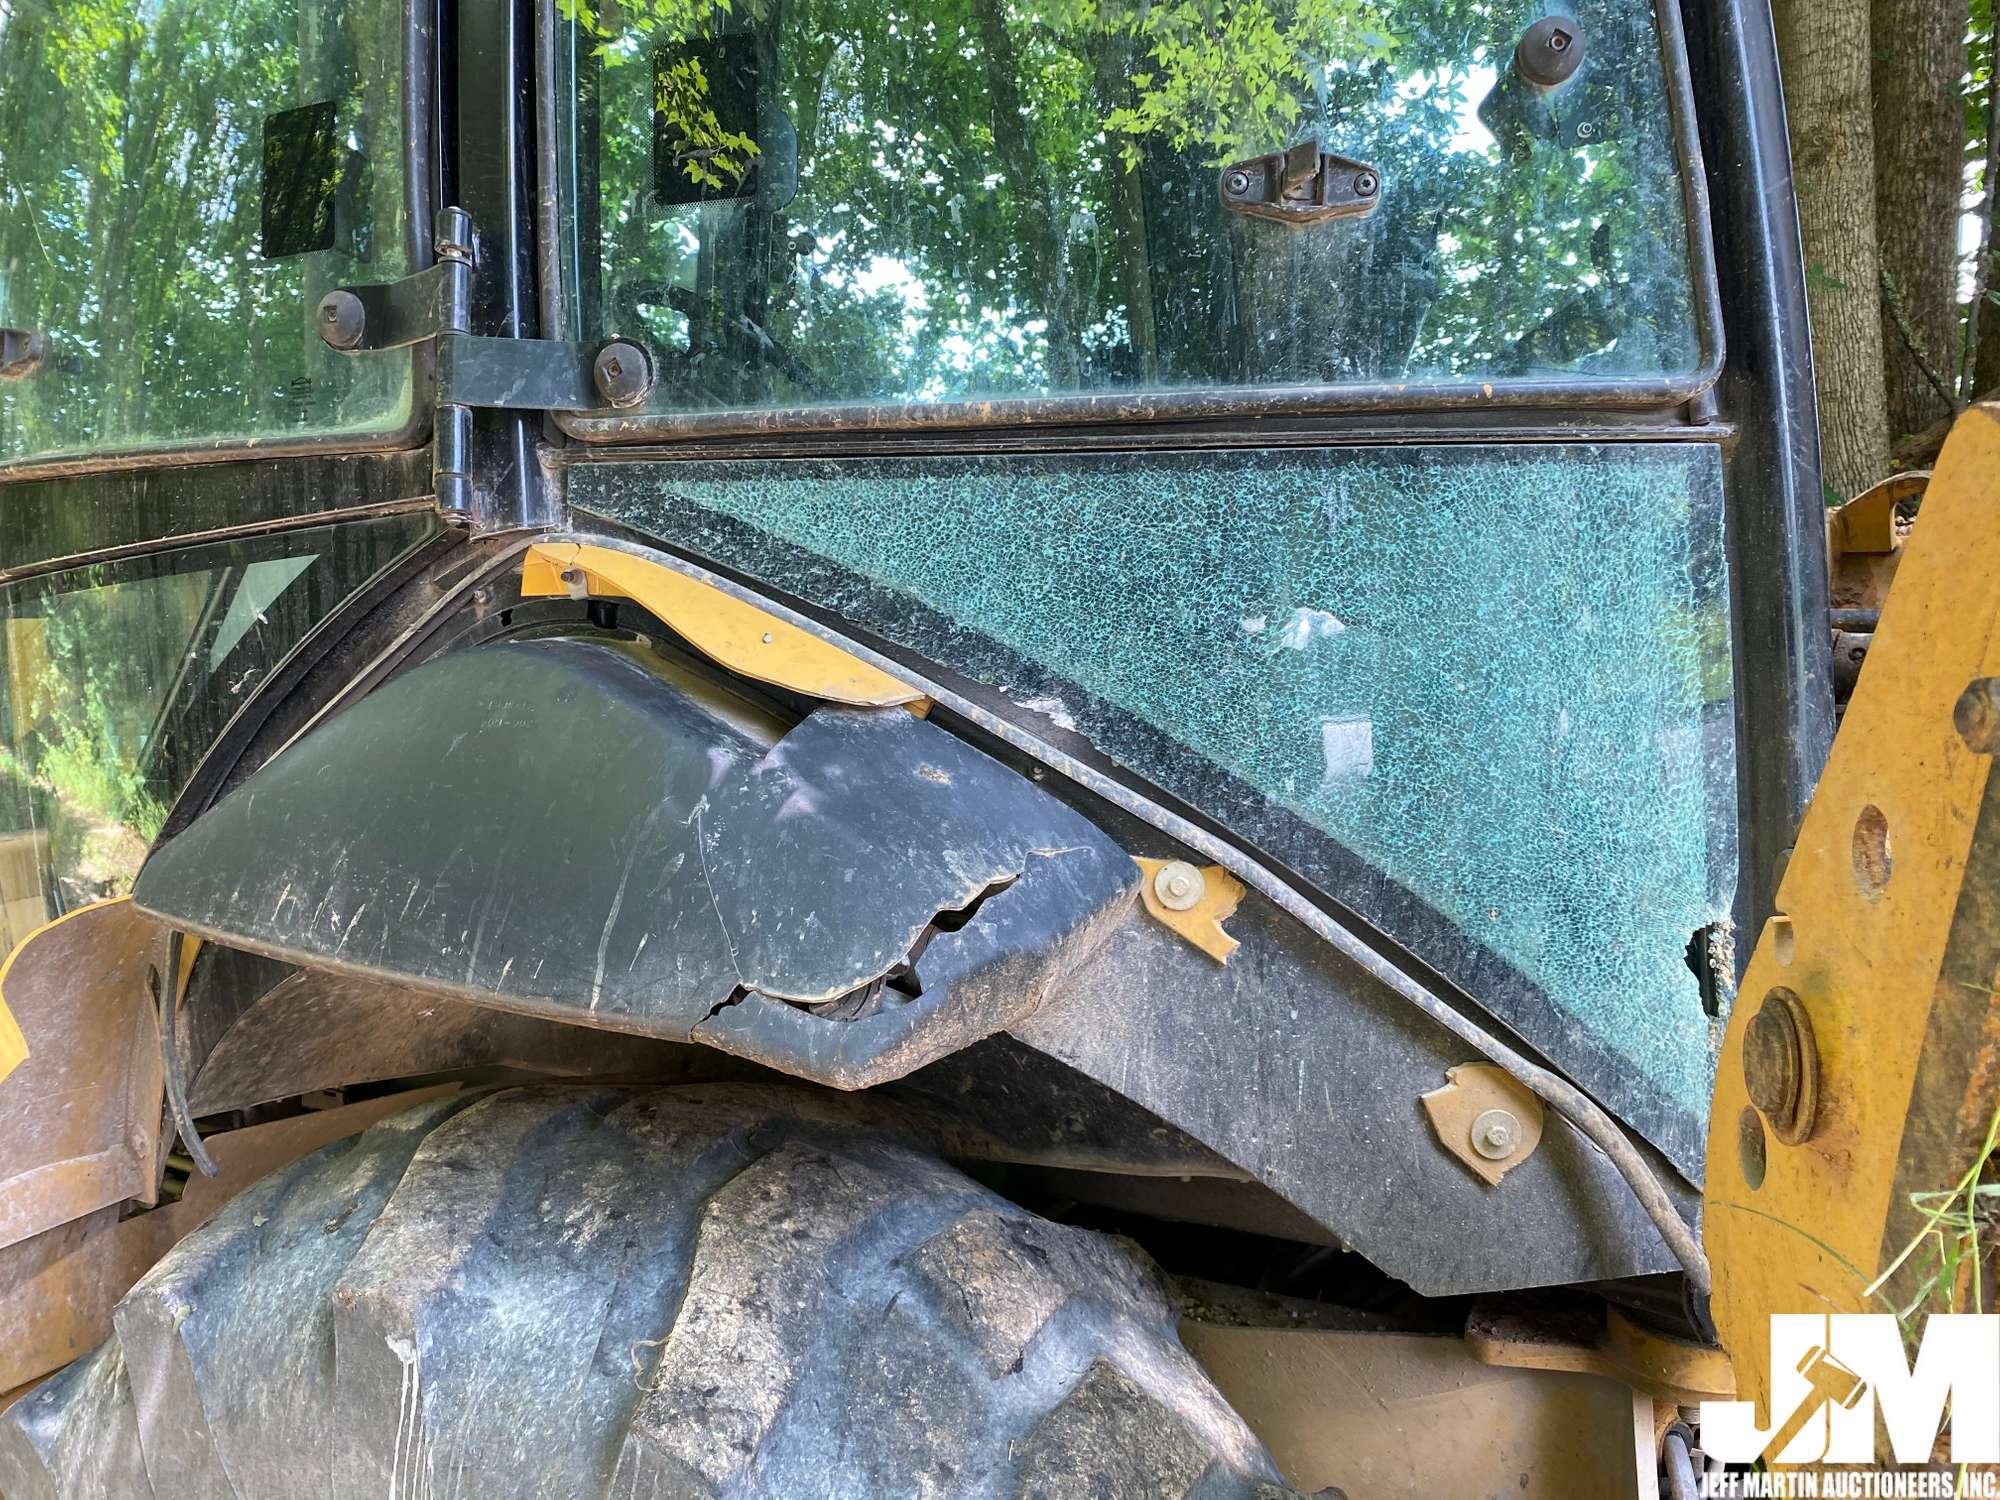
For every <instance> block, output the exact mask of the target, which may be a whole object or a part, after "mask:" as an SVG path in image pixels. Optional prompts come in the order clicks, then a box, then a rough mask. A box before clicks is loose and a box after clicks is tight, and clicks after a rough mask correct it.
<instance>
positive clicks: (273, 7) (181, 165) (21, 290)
mask: <svg viewBox="0 0 2000 1500" xmlns="http://www.w3.org/2000/svg"><path fill="white" fill-rule="evenodd" d="M402 30H403V21H402V10H401V8H400V7H398V6H392V5H390V4H388V3H386V0H358V3H356V4H352V5H332V4H328V3H325V0H146V3H141V4H137V5H131V6H121V5H105V4H102V3H100V0H6V3H5V4H0V326H4V327H5V329H6V330H8V331H7V332H6V333H5V334H4V335H0V463H4V462H6V461H8V460H19V459H28V458H34V457H39V456H47V455H54V454H63V453H72V452H76V453H89V452H103V451H107V450H125V449H131V448H144V447H148V446H154V445H162V444H165V445H182V444H198V443H205V442H209V441H214V440H225V441H227V440H244V439H253V438H254V439H259V440H265V441H273V440H276V441H282V440H285V439H307V440H311V439H321V438H328V437H337V436H338V435H340V434H349V433H352V434H357V435H363V434H369V433H377V432H382V431H396V430H400V429H401V428H402V427H403V426H405V425H406V423H407V421H408V418H409V415H410V412H411V409H412V408H411V404H410V403H411V391H410V361H409V360H408V359H406V358H387V357H384V358H376V359H366V360H357V359H347V358H343V357H341V356H339V355H336V354H334V353H333V352H332V351H330V350H328V349H327V348H325V346H324V345H322V344H321V343H320V341H319V339H318V337H317V335H316V334H315V332H314V328H313V323H312V310H313V306H314V303H315V301H316V300H317V299H318V297H319V296H320V295H322V294H323V293H324V292H325V291H327V290H328V289H330V288H331V287H333V286H335V285H341V284H345V283H349V282H357V281H379V280H386V279H391V278H393V277H396V276H399V275H402V274H404V273H405V272H406V271H407V270H409V269H410V262H409V256H408V252H407V246H406V240H407V237H408V215H407V213H406V206H405V202H404V191H405V189H404V178H405V174H404V171H403V165H402V162H401V159H400V154H401V151H402V149H403V148H402V145H401V142H402V140H403V137H404V134H405V132H404V126H403V121H404V116H405V112H406V101H405V98H404V94H405V84H404V81H403V67H402V62H401V59H402V56H403V51H404V47H403V41H402Z"/></svg>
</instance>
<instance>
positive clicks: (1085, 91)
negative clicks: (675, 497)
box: [558, 0, 1702, 413]
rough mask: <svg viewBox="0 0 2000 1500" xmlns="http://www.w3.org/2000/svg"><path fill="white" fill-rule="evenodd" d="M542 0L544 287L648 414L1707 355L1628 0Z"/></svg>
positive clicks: (1312, 381) (1595, 367)
mask: <svg viewBox="0 0 2000 1500" xmlns="http://www.w3.org/2000/svg"><path fill="white" fill-rule="evenodd" d="M558 4H559V6H560V7H561V8H562V9H563V10H564V11H565V12H566V14H567V15H568V18H569V19H568V22H567V33H566V34H567V37H568V42H569V45H568V46H566V47H565V48H563V49H561V51H562V53H563V57H564V67H565V68H566V69H567V70H568V73H569V77H568V78H567V80H566V86H568V87H570V88H572V89H573V90H574V93H575V98H576V100H577V103H578V107H577V110H576V115H575V118H574V119H573V120H570V121H569V122H567V123H568V125H569V127H570V128H569V129H568V131H567V140H566V149H568V150H569V151H570V152H571V153H572V156H573V165H574V166H575V169H576V170H575V174H574V178H573V180H575V181H577V182H578V183H579V184H580V186H579V190H578V192H579V201H578V202H577V203H576V204H575V205H574V207H575V209H576V220H575V223H574V224H573V226H572V227H573V230H574V236H575V238H574V242H573V243H572V245H571V247H570V254H569V256H568V262H569V263H568V264H567V265H566V267H565V278H566V284H565V295H566V298H567V299H568V300H569V302H570V304H571V305H570V309H569V310H570V312H571V314H572V316H573V317H574V318H575V319H576V320H577V326H578V327H579V330H580V332H581V333H583V334H584V335H586V336H609V335H612V334H616V335H619V336H622V337H627V338H633V337H639V338H643V339H644V341H646V342H647V343H648V344H649V346H650V347H651V349H652V351H653V353H654V355H655V356H656V359H657V362H658V366H659V371H660V375H661V383H660V386H659V388H658V389H657V391H656V393H655V395H654V397H653V400H652V403H651V408H650V409H651V410H653V411H656V412H682V413H686V412H698V411H701V410H703V409H717V408H720V409H731V408H738V409H740V408H763V407H820V406H826V405H830V404H834V403H857V402H858V403H868V404H883V403H904V402H921V403H939V402H953V401H964V400H973V399H979V398H985V397H1009V396H1042V395H1063V394H1071V393H1077V394H1105V393H1126V392H1173V391H1188V390H1213V389H1215V388H1217V387H1235V388H1239V389H1241V388H1258V389H1265V390H1269V389H1272V388H1276V389H1278V390H1284V389H1286V388H1292V389H1297V388H1305V387H1323V386H1340V385H1354V384H1376V383H1383V382H1403V381H1421V382H1432V381H1441V382H1450V383H1469V384H1500V383H1506V382H1516V381H1524V380H1534V379H1548V378H1581V379H1586V380H1604V381H1617V380H1631V379H1646V380H1675V379H1685V378H1688V377H1690V376H1691V375H1692V374H1693V372H1694V371H1695V370H1696V369H1697V367H1698V366H1699V364H1700V362H1701V352H1702V351H1701V349H1700V340H1699V337H1698V332H1697V328H1696V320H1695V315H1694V311H1693V308H1694V305H1695V299H1694V295H1693V291H1692V281H1691V273H1690V257H1689V250H1688V235H1687V219H1686V214H1685V212H1684V207H1683V198H1682V191H1683V190H1682V182H1681V163H1680V162H1679V161H1678V160H1677V156H1676V150H1675V146H1674V136H1673V128H1672V118H1671V114H1670V111H1669V108H1668V103H1667V86H1666V72H1665V67H1664V63H1663V48H1662V45H1661V39H1660V35H1659V32H1658V30H1657V29H1656V26H1655V22H1654V16H1653V11H1652V8H1651V6H1650V5H1649V4H1648V3H1647V0H1579V3H1577V4H1575V5H1574V6H1573V7H1571V9H1572V12H1573V14H1572V15H1571V16H1570V17H1568V18H1566V19H1564V20H1563V21H1561V22H1558V23H1555V24H1554V25H1553V26H1549V25H1545V26H1544V27H1543V28H1541V31H1540V33H1538V35H1540V36H1541V37H1543V38H1546V37H1547V36H1548V35H1549V34H1550V33H1551V32H1552V31H1553V32H1554V33H1556V34H1558V36H1559V38H1560V39H1559V40H1558V41H1557V42H1556V43H1555V44H1554V45H1553V49H1551V47H1550V46H1549V45H1548V44H1547V43H1546V41H1544V42H1541V43H1536V42H1533V41H1531V43H1530V46H1529V48H1528V49H1527V50H1528V51H1530V52H1532V53H1533V55H1532V56H1529V55H1527V53H1526V52H1523V53H1522V54H1521V55H1520V56H1519V58H1518V59H1517V49H1520V48H1521V44H1522V41H1523V37H1524V34H1526V33H1528V32H1529V30H1530V28H1531V27H1532V26H1534V24H1535V23H1536V22H1537V21H1540V20H1543V19H1544V9H1545V7H1544V4H1543V3H1542V0H1374V3H1368V0H1250V3H1224V4H1221V5H1211V4H1205V3H1199V0H1157V3H1153V4H1150V5H1145V6H1136V7H1127V6H1121V5H1110V4H1097V3H1088V0H1046V3H1040V4H1029V3H1022V0H944V3H934V0H924V3H922V4H915V3H908V0H786V3H784V4H782V5H781V4H779V3H777V0H750V3H743V0H738V3H736V4H734V5H733V6H731V7H728V8H726V9H725V8H723V7H721V6H720V5H719V4H712V3H710V0H694V3H692V4H677V5H671V6H666V5H661V6H653V5H644V6H630V7H627V6H615V5H610V4H606V5H604V6H602V7H601V8H592V7H591V6H590V4H589V3H588V0H558ZM1564 71H1568V74H1569V76H1568V77H1567V78H1566V79H1565V80H1564V81H1562V82H1559V83H1555V84H1547V83H1543V82H1537V81H1535V80H1536V79H1537V78H1547V77H1550V76H1552V75H1553V74H1555V73H1561V72H1564ZM1530 75H1532V76H1530ZM1310 143H1317V145H1318V148H1319V154H1315V152H1314V151H1313V149H1312V145H1311V144H1310ZM1302 144H1303V146H1304V149H1303V150H1302V151H1301V152H1299V153H1298V154H1296V155H1294V156H1293V157H1292V158H1291V159H1290V162H1289V163H1287V162H1286V160H1285V157H1284V153H1286V152H1287V150H1288V148H1294V147H1299V146H1301V145H1302ZM1239 166H1240V167H1242V169H1243V171H1242V175H1241V176H1238V175H1236V174H1235V173H1234V172H1233V171H1232V168H1236V167H1239ZM1288 175H1289V176H1290V177H1291V178H1292V180H1293V184H1294V185H1293V192H1292V198H1290V199H1288V201H1296V202H1298V203H1299V204H1300V205H1302V206H1303V207H1304V208H1305V209H1306V210H1307V211H1306V212H1300V213H1280V214H1278V215H1277V217H1272V216H1271V215H1270V214H1269V213H1268V212H1266V213H1264V214H1259V213H1256V212H1253V211H1252V210H1253V209H1254V208H1256V207H1258V206H1260V200H1262V199H1266V198H1269V197H1271V196H1274V195H1276V194H1277V193H1278V192H1279V191H1280V189H1279V188H1277V187H1276V186H1275V185H1274V184H1275V183H1276V182H1277V181H1280V180H1282V179H1284V178H1285V177H1286V176H1288ZM1263 206H1265V207H1267V209H1268V205H1263ZM1314 210H1317V211H1318V216H1317V217H1315V216H1314V212H1313V211H1314Z"/></svg>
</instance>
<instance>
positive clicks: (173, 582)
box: [0, 515, 433, 943]
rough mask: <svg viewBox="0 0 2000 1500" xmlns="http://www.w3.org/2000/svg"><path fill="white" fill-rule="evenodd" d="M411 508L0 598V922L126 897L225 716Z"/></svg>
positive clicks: (129, 562)
mask: <svg viewBox="0 0 2000 1500" xmlns="http://www.w3.org/2000/svg"><path fill="white" fill-rule="evenodd" d="M432 524H433V523H432V522H431V521H430V520H428V519H427V518H425V517H422V516H418V515H409V516H389V517H383V518H379V519H374V520H367V521H355V522H348V523H341V524H336V525H332V526H318V527H312V528H309V529H306V530H302V531H295V532H289V533H286V534H284V535H283V536H279V537H275V538H267V539H262V540H257V541H246V542H228V543H218V544H210V545H206V546H201V547H187V548H178V549H175V550H173V551H169V552H162V553H158V554H155V555H152V556H148V557H142V558H130V559H126V560H123V561H120V562H114V563H105V564H98V565H93V566H89V567H83V568H73V569H70V570H68V571H67V572H62V573H57V574H53V575H51V576H49V577H47V578H40V579H32V580H28V581H24V582H22V583H18V584H14V585H12V586H11V587H9V588H8V589H6V590H5V591H4V592H0V632H4V635H0V640H3V641H4V647H5V664H4V672H0V921H4V924H5V926H6V929H7V931H6V934H5V936H6V938H7V940H8V941H9V943H12V942H15V941H18V940H19V939H20V938H21V937H22V936H23V935H25V933H27V932H28V931H31V930H32V929H33V928H34V927H36V926H37V925H39V924H40V923H41V922H43V921H45V920H47V919H48V918H49V917H52V916H56V915H59V914H61V913H62V912H64V911H68V910H70V909H71V908H73V907H75V906H78V905H81V904H83V903H85V902H88V901H94V900H99V899H101V898H104V897H108V896H121V895H124V894H126V893H127V892H128V891H130V889H131V886H132V880H133V877H135V876H136V875H137V874H138V872H139V864H140V862H141V861H142V860H143V859H144V858H145V854H146V850H147V848H148V846H149V845H150V844H151V843H152V840H153V838H154V836H155V835H156V834H158V832H159V831H160V825H161V823H162V821H163V820H164V819H165V817H166V815H167V810H168V808H169V807H170V806H171V805H172V803H173V799H174V797H175V796H176V795H177V794H178V793H179V791H180V789H181V788H182V787H183V786H184V785H186V783H187V781H188V778H189V777H190V776H192V775H193V774H194V770H195V767H196V766H197V765H198V764H199V763H200V760H201V757H202V755H203V754H204V753H205V752H206V751H207V749H208V747H209V746H210V745H211V744H212V743H213V742H214V740H215V738H216V736H217V735H218V734H220V733H221V731H222V728H223V726H224V725H225V724H227V723H228V722H229V719H230V717H231V716H232V715H233V714H234V713H235V712H236V710H237V709H238V708H240V707H241V706H242V705H243V703H244V702H245V701H246V700H247V699H248V697H249V695H250V694H251V693H252V692H253V691H254V690H255V689H256V687H257V684H258V683H259V682H261V681H262V680H263V679H264V678H265V676H267V675H268V674H269V673H270V671H271V669H272V668H274V667H275V666H276V665H277V664H278V663H279V662H280V661H281V660H282V659H283V658H284V656H285V655H286V653H287V652H289V651H290V650H291V649H292V647H294V646H296V645H297V644H298V643H299V641H300V640H302V639H303V638H304V636H305V634H306V632H307V631H309V630H310V629H311V628H312V627H313V626H314V625H315V624H317V623H318V622H319V621H320V620H321V619H322V618H324V617H325V616H326V614H327V613H328V612H329V611H330V610H332V609H333V608H334V606H336V605H337V604H339V603H340V602H341V601H342V600H343V599H345V598H347V597H348V596H349V595H350V594H352V593H354V592H355V591H356V590H357V589H358V588H360V587H361V585H362V584H363V583H365V582H366V581H367V580H368V578H369V577H371V576H372V575H373V574H374V573H375V572H377V571H378V570H380V569H381V568H382V567H384V566H385V565H387V564H388V563H389V562H391V561H393V560H394V559H395V558H396V557H397V556H399V555H400V554H401V553H402V552H404V551H405V550H406V549H407V548H409V547H410V546H412V545H414V544H416V543H417V542H418V541H419V540H421V539H422V538H423V537H424V536H425V535H426V534H427V533H428V531H429V530H430V528H431V526H432Z"/></svg>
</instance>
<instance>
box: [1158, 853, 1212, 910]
mask: <svg viewBox="0 0 2000 1500" xmlns="http://www.w3.org/2000/svg"><path fill="white" fill-rule="evenodd" d="M1207 893H1208V881H1207V879H1206V878H1205V877H1204V876H1203V875H1202V873H1201V871H1199V870H1197V869H1196V868H1195V867H1194V866H1193V865H1191V864H1189V863H1188V862H1187V861H1186V860H1184V859H1176V860H1171V861H1169V862H1168V863H1166V864H1164V865H1162V866H1160V873H1159V874H1157V875H1155V876H1154V877H1153V894H1154V895H1155V896H1157V897H1159V899H1160V905H1162V906H1164V907H1165V908H1166V909H1167V910H1168V911H1189V910H1191V909H1192V908H1194V907H1196V906H1199V905H1200V904H1201V898H1202V897H1203V896H1205V895H1206V894H1207Z"/></svg>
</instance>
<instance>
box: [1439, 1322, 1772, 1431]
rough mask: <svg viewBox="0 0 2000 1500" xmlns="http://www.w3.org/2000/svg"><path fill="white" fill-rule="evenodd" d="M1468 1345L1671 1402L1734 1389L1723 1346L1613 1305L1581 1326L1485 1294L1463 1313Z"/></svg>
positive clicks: (1719, 1396)
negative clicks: (1671, 1333)
mask: <svg viewBox="0 0 2000 1500" xmlns="http://www.w3.org/2000/svg"><path fill="white" fill-rule="evenodd" d="M1465 1345H1466V1348H1467V1349H1469V1350H1470V1351H1471V1352H1472V1357H1473V1358H1474V1359H1476V1360H1478V1361H1479V1362H1480V1363H1482V1364H1488V1365H1500V1366H1503V1367H1505V1368H1507V1369H1510V1370H1572V1371H1575V1372H1577V1373H1580V1374H1588V1375H1606V1376H1609V1377H1610V1378H1611V1379H1613V1380H1622V1381H1623V1382H1624V1383H1625V1384H1627V1385H1629V1386H1631V1387H1632V1388H1633V1389H1634V1390H1637V1391H1644V1392H1645V1393H1646V1394H1647V1395H1648V1396H1651V1397H1652V1398H1653V1399H1654V1400H1656V1401H1661V1402H1664V1403H1666V1404H1667V1405H1669V1406H1696V1405H1699V1404H1700V1403H1701V1402H1703V1401H1724V1400H1728V1399H1730V1398H1731V1397H1733V1396H1734V1395H1735V1394H1736V1377H1735V1375H1734V1373H1733V1372H1732V1371H1731V1369H1730V1366H1729V1357H1728V1356H1727V1355H1726V1354H1724V1353H1723V1352H1722V1351H1721V1350H1720V1349H1712V1348H1710V1347H1709V1346H1707V1345H1706V1344H1694V1343H1689V1342H1688V1341H1686V1340H1685V1339H1670V1338H1667V1337H1666V1336H1664V1335H1663V1334H1658V1333H1654V1332H1653V1331H1651V1330H1650V1329H1647V1328H1643V1327H1641V1326H1640V1325H1639V1324H1637V1323H1634V1322H1633V1321H1632V1320H1631V1319H1630V1318H1628V1317H1626V1316H1625V1315H1624V1314H1622V1313H1620V1312H1619V1311H1618V1309H1617V1308H1615V1307H1613V1308H1610V1309H1608V1310H1607V1311H1606V1315H1605V1318H1604V1320H1603V1322H1602V1323H1595V1322H1593V1323H1591V1324H1590V1325H1589V1326H1587V1327H1586V1326H1580V1325H1579V1324H1578V1323H1577V1322H1576V1321H1575V1320H1574V1318H1572V1317H1571V1316H1570V1315H1569V1314H1568V1313H1567V1312H1565V1311H1550V1310H1545V1309H1542V1308H1539V1307H1537V1306H1536V1305H1534V1304H1533V1303H1525V1304H1509V1303H1504V1302H1502V1303H1490V1304H1489V1303H1484V1302H1482V1303H1479V1304H1478V1305H1477V1306H1475V1307H1474V1308H1473V1310H1472V1314H1471V1316H1470V1317H1469V1318H1468V1319H1467V1320H1466V1325H1465Z"/></svg>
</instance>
